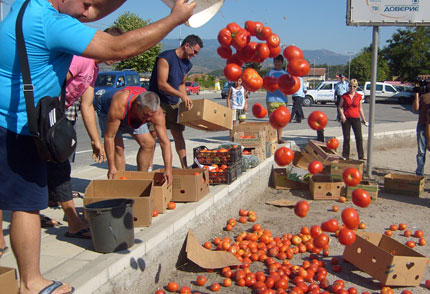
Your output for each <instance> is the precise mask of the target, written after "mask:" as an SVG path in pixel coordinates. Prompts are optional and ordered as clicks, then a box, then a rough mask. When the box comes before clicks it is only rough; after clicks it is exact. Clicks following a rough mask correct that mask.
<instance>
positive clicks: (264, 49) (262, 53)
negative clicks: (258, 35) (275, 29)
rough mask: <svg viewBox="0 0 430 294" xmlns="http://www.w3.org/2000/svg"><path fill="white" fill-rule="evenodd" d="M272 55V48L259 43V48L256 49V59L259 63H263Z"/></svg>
mask: <svg viewBox="0 0 430 294" xmlns="http://www.w3.org/2000/svg"><path fill="white" fill-rule="evenodd" d="M269 55H270V48H269V46H268V45H267V44H266V43H258V44H257V47H256V48H255V57H256V58H257V60H258V62H260V63H261V62H263V61H264V60H266V58H268V57H269Z"/></svg>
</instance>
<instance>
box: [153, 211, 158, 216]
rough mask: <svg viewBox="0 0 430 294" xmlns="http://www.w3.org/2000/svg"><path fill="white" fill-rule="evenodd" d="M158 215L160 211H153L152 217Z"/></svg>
mask: <svg viewBox="0 0 430 294" xmlns="http://www.w3.org/2000/svg"><path fill="white" fill-rule="evenodd" d="M157 216H158V211H157V210H155V209H154V210H153V211H152V217H157Z"/></svg>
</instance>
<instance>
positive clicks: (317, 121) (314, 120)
mask: <svg viewBox="0 0 430 294" xmlns="http://www.w3.org/2000/svg"><path fill="white" fill-rule="evenodd" d="M327 123H328V118H327V115H325V113H324V112H322V111H318V110H317V111H314V112H312V113H311V114H310V115H309V117H308V125H309V127H310V128H311V129H313V130H315V131H321V130H322V129H324V128H325V126H326V125H327Z"/></svg>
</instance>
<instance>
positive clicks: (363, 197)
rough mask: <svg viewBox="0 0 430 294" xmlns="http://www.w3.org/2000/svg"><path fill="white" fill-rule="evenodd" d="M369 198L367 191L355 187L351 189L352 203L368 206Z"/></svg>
mask: <svg viewBox="0 0 430 294" xmlns="http://www.w3.org/2000/svg"><path fill="white" fill-rule="evenodd" d="M371 200H372V199H371V198H370V195H369V193H367V192H366V191H365V190H363V189H355V190H354V191H352V203H354V204H355V205H357V206H359V207H367V206H369V204H370V201H371Z"/></svg>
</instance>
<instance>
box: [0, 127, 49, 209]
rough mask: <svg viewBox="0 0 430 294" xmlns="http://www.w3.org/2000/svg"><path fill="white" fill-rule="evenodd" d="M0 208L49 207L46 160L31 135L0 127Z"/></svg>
mask: <svg viewBox="0 0 430 294" xmlns="http://www.w3.org/2000/svg"><path fill="white" fill-rule="evenodd" d="M0 167H1V168H0V179H2V188H1V189H0V209H3V210H18V211H37V210H42V209H45V208H47V207H48V188H47V180H46V178H47V175H46V163H45V162H44V161H42V160H40V159H39V154H38V153H37V150H36V145H35V144H34V140H33V138H32V137H31V136H25V135H18V134H16V133H14V132H11V131H9V130H7V129H5V128H2V127H0Z"/></svg>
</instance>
